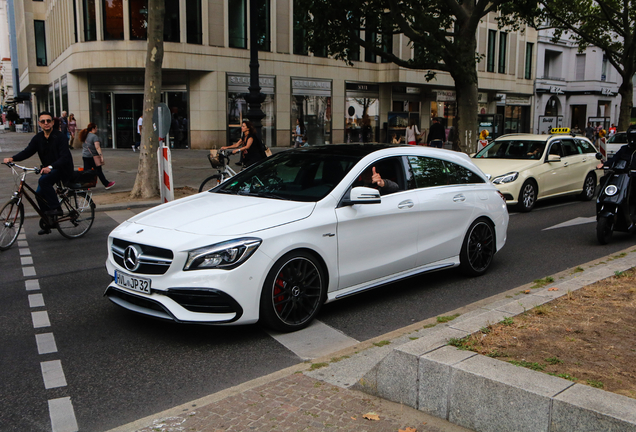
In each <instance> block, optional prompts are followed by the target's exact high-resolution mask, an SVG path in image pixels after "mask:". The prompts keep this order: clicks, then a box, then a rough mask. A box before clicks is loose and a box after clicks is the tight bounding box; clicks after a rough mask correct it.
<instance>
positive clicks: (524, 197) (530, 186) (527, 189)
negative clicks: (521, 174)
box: [517, 180, 537, 213]
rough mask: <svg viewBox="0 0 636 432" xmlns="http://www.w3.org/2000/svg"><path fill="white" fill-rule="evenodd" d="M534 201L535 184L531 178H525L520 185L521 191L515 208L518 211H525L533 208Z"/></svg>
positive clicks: (535, 197)
mask: <svg viewBox="0 0 636 432" xmlns="http://www.w3.org/2000/svg"><path fill="white" fill-rule="evenodd" d="M536 203H537V186H536V185H535V183H534V182H533V181H532V180H526V182H525V183H524V184H523V186H521V191H520V192H519V203H518V204H517V209H518V210H519V211H520V212H524V213H527V212H529V211H530V210H532V209H533V208H534V205H535V204H536Z"/></svg>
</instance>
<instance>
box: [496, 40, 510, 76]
mask: <svg viewBox="0 0 636 432" xmlns="http://www.w3.org/2000/svg"><path fill="white" fill-rule="evenodd" d="M507 49H508V33H504V32H501V33H500V34H499V67H498V69H497V72H499V73H506V51H507Z"/></svg>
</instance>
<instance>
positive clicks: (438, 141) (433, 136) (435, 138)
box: [426, 117, 446, 148]
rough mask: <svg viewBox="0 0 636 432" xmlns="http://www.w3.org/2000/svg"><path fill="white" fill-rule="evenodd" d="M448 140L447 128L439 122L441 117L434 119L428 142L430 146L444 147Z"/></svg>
mask: <svg viewBox="0 0 636 432" xmlns="http://www.w3.org/2000/svg"><path fill="white" fill-rule="evenodd" d="M444 141H446V130H445V129H444V126H442V124H441V123H440V122H439V118H437V117H435V118H434V119H433V124H432V125H431V130H430V131H429V132H428V139H427V140H426V142H427V143H428V145H429V146H430V147H437V148H442V147H443V145H444Z"/></svg>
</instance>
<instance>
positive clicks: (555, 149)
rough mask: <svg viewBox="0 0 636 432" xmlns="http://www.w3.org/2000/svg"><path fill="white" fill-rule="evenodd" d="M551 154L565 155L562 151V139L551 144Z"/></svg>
mask: <svg viewBox="0 0 636 432" xmlns="http://www.w3.org/2000/svg"><path fill="white" fill-rule="evenodd" d="M550 154H551V155H557V156H563V153H562V152H561V142H560V141H555V142H553V143H552V144H551V145H550Z"/></svg>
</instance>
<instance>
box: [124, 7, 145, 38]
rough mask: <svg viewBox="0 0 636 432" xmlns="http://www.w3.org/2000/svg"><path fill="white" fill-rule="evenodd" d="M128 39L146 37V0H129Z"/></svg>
mask: <svg viewBox="0 0 636 432" xmlns="http://www.w3.org/2000/svg"><path fill="white" fill-rule="evenodd" d="M128 4H129V5H130V39H131V40H145V39H147V37H148V0H129V2H128Z"/></svg>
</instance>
